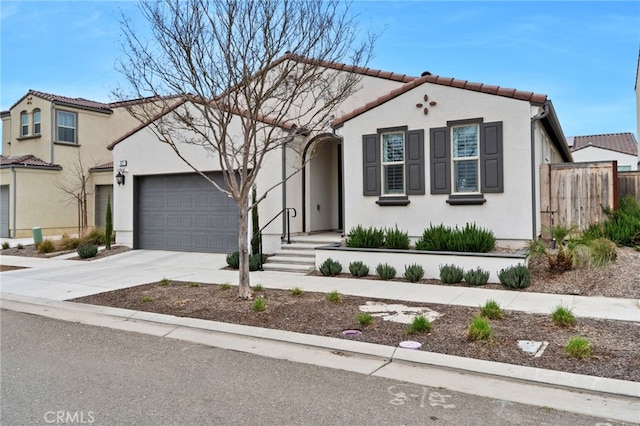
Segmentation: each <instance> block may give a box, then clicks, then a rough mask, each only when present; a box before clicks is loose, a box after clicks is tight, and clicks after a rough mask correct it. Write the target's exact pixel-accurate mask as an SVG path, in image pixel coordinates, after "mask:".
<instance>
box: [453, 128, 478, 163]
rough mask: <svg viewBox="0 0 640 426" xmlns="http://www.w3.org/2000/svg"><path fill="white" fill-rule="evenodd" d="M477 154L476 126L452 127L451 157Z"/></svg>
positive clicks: (474, 155)
mask: <svg viewBox="0 0 640 426" xmlns="http://www.w3.org/2000/svg"><path fill="white" fill-rule="evenodd" d="M477 155H478V126H461V127H454V128H453V158H460V157H476V156H477Z"/></svg>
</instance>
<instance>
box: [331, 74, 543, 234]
mask: <svg viewBox="0 0 640 426" xmlns="http://www.w3.org/2000/svg"><path fill="white" fill-rule="evenodd" d="M424 95H428V99H429V101H435V102H436V103H437V104H436V105H435V106H429V112H428V115H425V114H424V113H423V107H417V106H416V104H417V103H424V104H426V102H424V101H423V97H424ZM531 116H532V112H531V105H530V103H529V102H525V101H519V100H515V99H511V98H506V97H500V96H494V95H488V94H484V93H479V92H474V91H469V90H462V89H456V88H452V87H448V86H439V85H433V84H424V85H422V86H419V87H418V88H416V89H413V90H411V91H409V92H407V93H405V94H403V95H401V96H399V97H397V98H395V99H393V100H391V101H389V102H387V103H385V104H383V105H381V106H379V107H377V108H375V109H374V110H372V111H369V112H368V113H366V114H363V115H360V116H358V117H356V118H354V119H352V120H350V121H348V122H346V123H345V125H344V126H343V127H342V128H339V129H338V133H339V134H340V135H341V136H343V137H344V142H343V143H344V147H345V148H344V155H345V163H348V164H350V165H352V166H349V167H345V170H344V173H345V176H344V179H345V200H346V206H345V231H348V230H349V229H351V228H352V227H354V226H356V225H358V224H361V225H363V226H376V227H392V226H395V225H396V224H397V225H398V227H399V228H401V229H404V230H406V231H408V232H409V235H411V236H414V237H415V236H419V235H421V234H422V231H423V230H424V229H425V228H426V227H428V226H429V224H430V223H431V224H434V225H436V224H440V223H443V224H445V225H447V226H455V225H464V224H465V223H467V222H475V223H476V224H477V225H479V226H481V227H484V228H488V229H490V230H492V231H493V232H494V234H495V236H496V238H498V239H504V240H511V239H515V240H528V239H531V238H532V225H531V224H532V216H533V212H532V200H531V198H532V197H531V191H532V189H531V188H532V174H531V167H532V164H531V156H530V153H531V120H530V118H531ZM480 117H481V118H483V120H484V122H493V121H502V122H503V159H504V193H500V194H484V198H485V199H486V200H487V201H486V203H484V204H483V205H478V206H474V205H463V206H452V205H449V204H447V203H446V200H447V199H448V195H431V194H430V178H429V177H430V167H429V129H430V128H434V127H445V126H446V125H447V121H449V120H464V119H472V118H480ZM403 125H407V126H408V127H409V130H415V129H424V130H425V166H426V167H425V174H426V179H425V186H426V194H425V195H421V196H410V197H409V200H410V204H409V205H407V206H393V207H389V206H385V207H381V206H379V205H377V204H376V201H377V200H378V197H377V196H376V197H364V196H363V195H362V188H363V177H362V135H364V134H372V133H376V130H377V129H378V128H385V127H395V126H403Z"/></svg>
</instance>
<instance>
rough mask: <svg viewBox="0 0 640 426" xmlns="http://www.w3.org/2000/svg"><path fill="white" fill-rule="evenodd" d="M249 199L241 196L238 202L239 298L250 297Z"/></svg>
mask: <svg viewBox="0 0 640 426" xmlns="http://www.w3.org/2000/svg"><path fill="white" fill-rule="evenodd" d="M248 207H249V200H247V199H246V198H243V199H242V200H240V201H239V202H238V216H239V218H238V220H239V221H240V223H239V224H238V227H239V229H238V251H239V252H240V264H239V267H238V273H239V277H238V296H239V297H240V298H241V299H250V298H251V296H252V294H251V281H250V277H249V241H248V237H249V221H248V219H249V209H248Z"/></svg>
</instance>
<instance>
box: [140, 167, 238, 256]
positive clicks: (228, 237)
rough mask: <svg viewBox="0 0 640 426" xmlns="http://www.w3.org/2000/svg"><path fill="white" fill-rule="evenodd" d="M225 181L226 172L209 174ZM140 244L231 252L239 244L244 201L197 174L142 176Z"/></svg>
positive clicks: (209, 251)
mask: <svg viewBox="0 0 640 426" xmlns="http://www.w3.org/2000/svg"><path fill="white" fill-rule="evenodd" d="M208 176H210V177H211V178H212V179H213V180H214V181H215V182H216V183H218V184H219V185H220V186H224V181H223V178H222V174H221V173H220V172H217V173H212V174H209V175H208ZM134 188H135V189H134V191H135V194H134V199H135V205H134V211H135V212H136V215H135V219H134V247H135V248H140V249H155V250H172V251H189V252H206V253H229V252H232V251H235V250H237V249H238V206H237V204H236V202H235V200H234V199H233V198H231V197H229V196H228V195H227V194H225V193H223V192H220V191H219V190H218V189H216V188H215V187H214V186H213V185H212V184H211V183H210V182H208V181H207V180H206V179H204V178H203V177H202V176H200V175H199V174H197V173H185V174H167V175H151V176H138V177H136V178H135V185H134Z"/></svg>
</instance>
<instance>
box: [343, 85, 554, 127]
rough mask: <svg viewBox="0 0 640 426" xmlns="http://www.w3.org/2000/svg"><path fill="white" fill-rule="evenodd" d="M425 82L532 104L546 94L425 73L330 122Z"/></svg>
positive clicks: (359, 111)
mask: <svg viewBox="0 0 640 426" xmlns="http://www.w3.org/2000/svg"><path fill="white" fill-rule="evenodd" d="M425 83H431V84H438V85H441V86H451V87H456V88H459V89H465V90H472V91H474V92H482V93H488V94H490V95H497V96H504V97H507V98H513V99H518V100H522V101H528V102H531V103H532V104H537V105H542V104H544V103H545V102H546V101H547V95H543V94H538V93H533V92H525V91H522V90H516V89H510V88H506V87H500V86H491V85H487V84H483V83H473V82H470V81H467V80H458V79H455V78H451V77H442V76H438V75H432V74H427V75H423V76H422V77H419V78H415V79H413V80H411V81H409V82H408V83H406V84H404V85H403V86H401V87H398V88H397V89H394V90H392V91H391V92H389V93H387V94H386V95H383V96H380V97H379V98H377V99H375V100H373V101H371V102H369V103H367V104H365V105H363V106H361V107H359V108H356V109H355V110H353V111H351V112H349V113H347V114H344V115H343V116H341V117H338V118H336V119H335V120H334V121H333V123H332V124H333V126H334V127H337V126H341V125H342V124H344V123H345V122H346V121H348V120H350V119H352V118H354V117H357V116H358V115H360V114H362V113H364V112H367V111H369V110H371V109H373V108H375V107H377V106H380V105H382V104H383V103H385V102H388V101H390V100H391V99H393V98H395V97H397V96H399V95H401V94H403V93H405V92H408V91H409V90H411V89H413V88H415V87H418V86H420V85H422V84H425Z"/></svg>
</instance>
